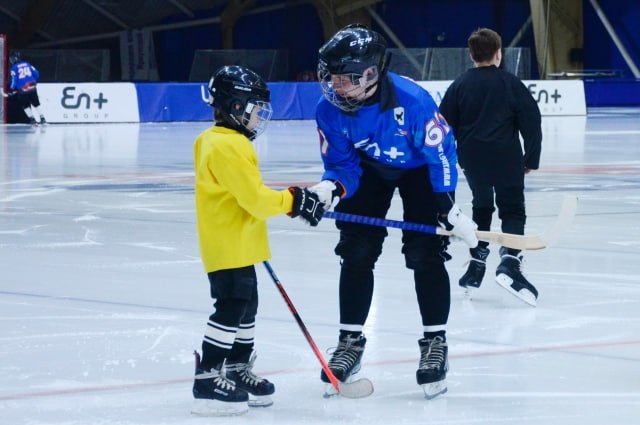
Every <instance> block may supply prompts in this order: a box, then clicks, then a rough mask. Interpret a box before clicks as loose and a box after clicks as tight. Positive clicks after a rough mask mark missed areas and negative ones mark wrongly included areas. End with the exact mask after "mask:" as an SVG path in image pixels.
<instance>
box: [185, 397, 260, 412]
mask: <svg viewBox="0 0 640 425" xmlns="http://www.w3.org/2000/svg"><path fill="white" fill-rule="evenodd" d="M248 411H249V404H248V403H247V402H235V403H230V402H225V401H220V400H209V399H196V400H194V403H193V407H192V408H191V414H193V415H196V416H238V415H244V414H245V413H247V412H248Z"/></svg>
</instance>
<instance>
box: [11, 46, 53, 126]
mask: <svg viewBox="0 0 640 425" xmlns="http://www.w3.org/2000/svg"><path fill="white" fill-rule="evenodd" d="M9 63H10V65H11V69H10V71H9V75H10V82H9V93H8V94H9V96H12V95H15V96H16V97H17V99H18V102H19V103H20V106H21V107H22V109H24V113H25V114H26V115H27V117H28V118H29V122H30V123H31V124H38V120H37V119H36V114H37V117H38V118H39V122H40V124H45V123H46V120H45V119H44V115H43V114H42V111H41V110H40V99H39V98H38V89H37V88H36V86H37V84H38V78H40V73H39V72H38V70H37V69H36V68H35V67H34V66H33V65H31V64H30V63H29V62H26V61H23V60H21V58H20V52H12V53H11V55H9Z"/></svg>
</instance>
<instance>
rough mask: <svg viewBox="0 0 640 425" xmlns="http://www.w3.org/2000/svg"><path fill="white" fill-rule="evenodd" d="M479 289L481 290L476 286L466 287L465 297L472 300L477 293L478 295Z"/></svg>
mask: <svg viewBox="0 0 640 425" xmlns="http://www.w3.org/2000/svg"><path fill="white" fill-rule="evenodd" d="M478 289H479V288H476V287H474V286H465V287H464V295H465V297H467V299H469V300H472V299H473V297H474V295H475V293H476V291H477V290H478Z"/></svg>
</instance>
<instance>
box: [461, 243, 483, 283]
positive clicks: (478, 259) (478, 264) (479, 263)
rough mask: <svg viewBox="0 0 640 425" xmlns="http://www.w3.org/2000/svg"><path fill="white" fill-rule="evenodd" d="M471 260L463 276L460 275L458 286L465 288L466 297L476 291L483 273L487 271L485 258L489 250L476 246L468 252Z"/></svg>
mask: <svg viewBox="0 0 640 425" xmlns="http://www.w3.org/2000/svg"><path fill="white" fill-rule="evenodd" d="M469 253H470V254H471V260H469V267H468V268H467V271H466V272H465V274H463V275H462V277H461V278H460V280H459V281H458V284H459V285H460V286H461V287H463V288H465V292H466V293H467V295H471V293H472V292H473V291H474V290H476V289H478V288H479V287H480V285H481V284H482V278H483V277H484V272H485V271H486V270H487V257H488V256H489V248H487V247H482V246H478V247H476V248H471V249H470V250H469Z"/></svg>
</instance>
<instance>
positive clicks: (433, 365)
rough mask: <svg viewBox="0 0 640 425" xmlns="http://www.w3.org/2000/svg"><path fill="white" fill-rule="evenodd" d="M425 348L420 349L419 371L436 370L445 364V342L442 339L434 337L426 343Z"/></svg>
mask: <svg viewBox="0 0 640 425" xmlns="http://www.w3.org/2000/svg"><path fill="white" fill-rule="evenodd" d="M428 342H429V344H428V345H427V346H426V347H421V349H420V351H421V356H420V364H419V366H418V367H419V368H420V369H437V368H439V367H441V366H442V364H444V362H445V354H444V351H445V350H444V349H445V346H446V345H445V342H444V339H443V338H442V337H439V336H437V337H435V338H433V339H432V340H429V341H428Z"/></svg>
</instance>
